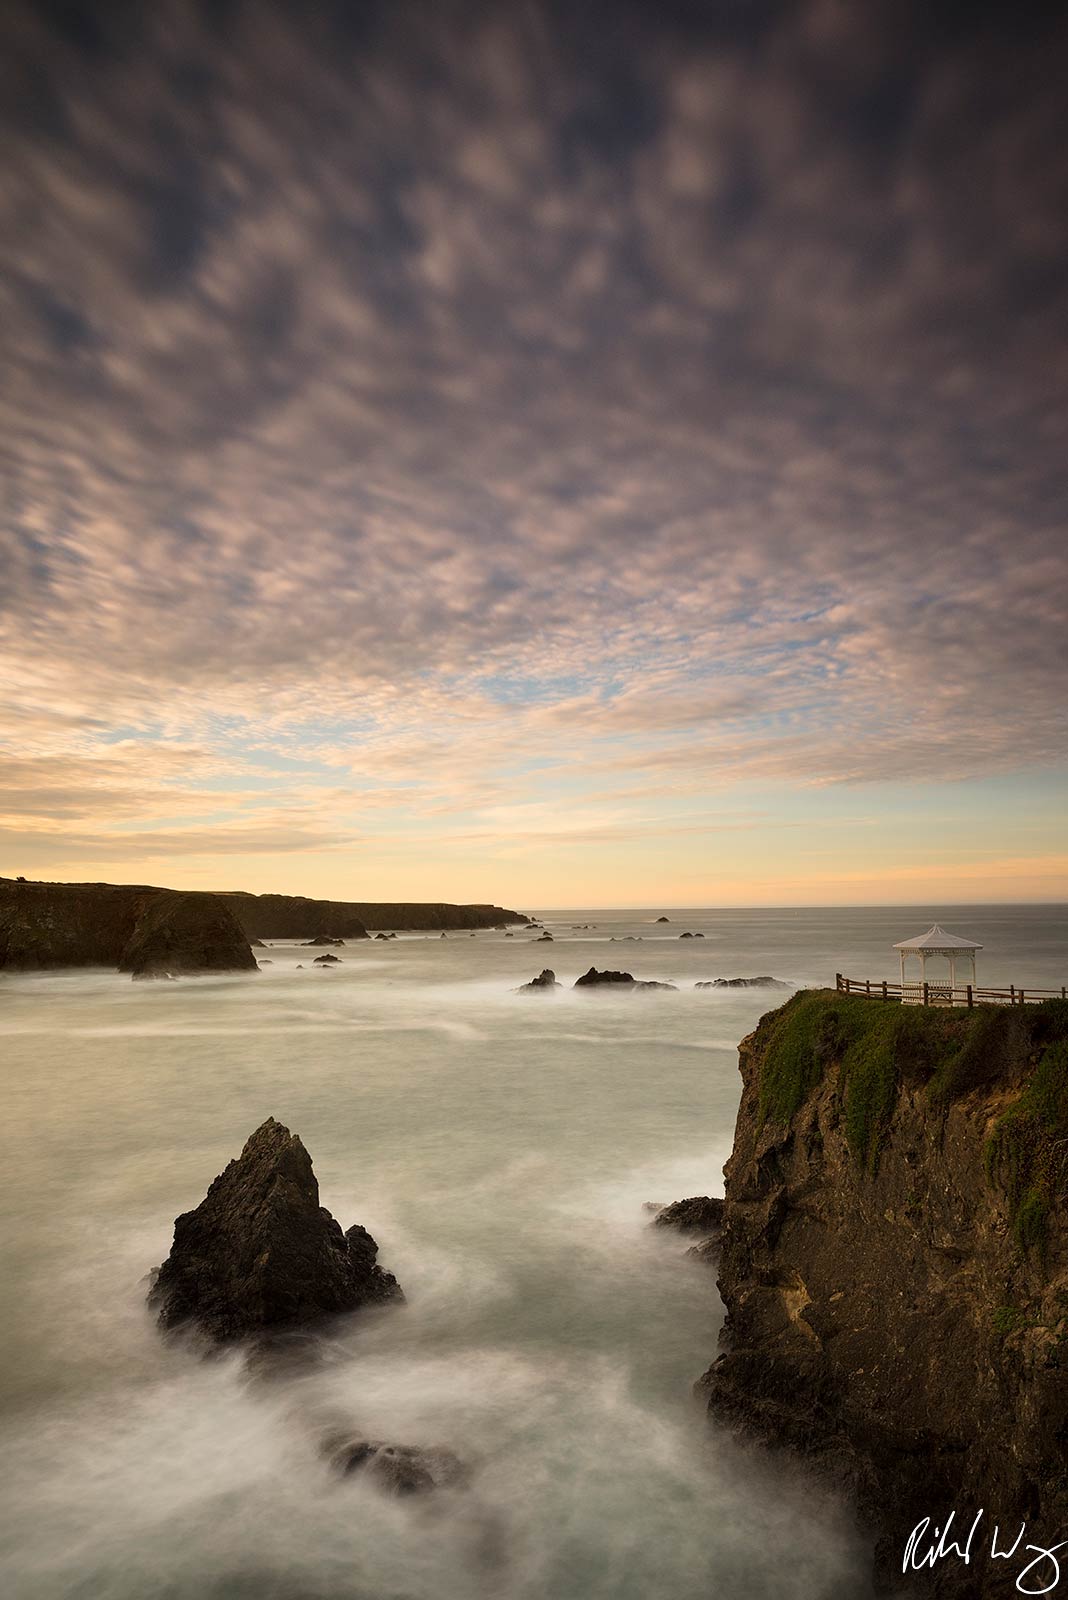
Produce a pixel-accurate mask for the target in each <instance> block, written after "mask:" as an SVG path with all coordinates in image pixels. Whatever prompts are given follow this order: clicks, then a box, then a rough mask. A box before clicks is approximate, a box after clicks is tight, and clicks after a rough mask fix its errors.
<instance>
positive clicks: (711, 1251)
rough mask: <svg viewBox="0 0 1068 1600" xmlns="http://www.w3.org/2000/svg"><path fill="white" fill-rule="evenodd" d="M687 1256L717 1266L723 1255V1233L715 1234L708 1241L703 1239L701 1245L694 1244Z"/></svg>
mask: <svg viewBox="0 0 1068 1600" xmlns="http://www.w3.org/2000/svg"><path fill="white" fill-rule="evenodd" d="M686 1254H687V1255H688V1256H693V1258H694V1260H695V1261H704V1262H706V1263H708V1265H710V1266H715V1265H716V1264H717V1263H718V1261H719V1259H720V1256H721V1255H722V1254H723V1235H722V1233H713V1234H711V1235H710V1236H709V1237H708V1238H707V1239H702V1240H701V1241H700V1243H699V1244H692V1245H691V1246H690V1248H689V1249H688V1250H687V1252H686Z"/></svg>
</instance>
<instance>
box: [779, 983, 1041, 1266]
mask: <svg viewBox="0 0 1068 1600" xmlns="http://www.w3.org/2000/svg"><path fill="white" fill-rule="evenodd" d="M1066 1040H1068V1004H1066V1003H1064V1002H1062V1001H1050V1002H1047V1003H1046V1004H1045V1005H1041V1006H1033V1007H1029V1008H1027V1009H1026V1010H1024V1009H1023V1008H1016V1009H1013V1008H1011V1007H1007V1006H978V1007H975V1008H974V1009H971V1010H966V1009H963V1008H960V1009H958V1008H953V1009H950V1008H941V1007H939V1008H937V1009H936V1008H933V1007H923V1006H900V1005H895V1004H892V1003H887V1002H884V1001H882V1000H880V999H877V998H874V997H873V998H871V999H869V998H868V997H867V996H865V995H846V994H838V993H837V992H835V991H831V990H808V991H803V992H802V993H800V994H797V995H795V996H794V997H793V998H792V999H791V1000H788V1001H787V1003H786V1004H785V1005H784V1006H782V1007H780V1009H779V1010H778V1011H775V1012H772V1013H771V1015H770V1016H768V1017H766V1018H764V1020H763V1021H762V1023H761V1025H760V1030H759V1035H758V1041H757V1043H758V1049H759V1048H760V1047H761V1046H762V1052H761V1069H760V1084H759V1106H758V1117H759V1121H760V1123H761V1124H763V1123H764V1122H767V1121H771V1122H777V1123H788V1122H789V1121H790V1120H791V1119H792V1118H793V1117H794V1116H795V1115H796V1113H797V1112H798V1111H799V1110H800V1109H801V1106H802V1105H803V1104H804V1102H805V1100H806V1099H807V1098H808V1096H809V1095H810V1094H811V1093H812V1092H813V1090H814V1089H816V1088H817V1087H818V1085H819V1084H820V1083H821V1082H822V1080H823V1076H824V1073H825V1072H826V1070H827V1068H828V1067H830V1066H835V1067H837V1068H838V1092H839V1095H840V1097H841V1103H842V1112H843V1120H844V1124H845V1133H846V1139H847V1142H848V1144H849V1148H850V1150H851V1152H852V1154H853V1156H854V1157H855V1158H856V1160H857V1162H858V1163H859V1164H860V1165H861V1166H862V1167H863V1168H864V1169H865V1170H866V1171H867V1172H870V1173H874V1172H875V1170H876V1168H877V1166H878V1162H879V1155H880V1151H881V1148H882V1144H883V1141H884V1138H885V1135H886V1131H887V1128H888V1127H889V1124H890V1120H891V1118H892V1116H893V1113H894V1107H895V1106H896V1104H897V1099H898V1094H899V1092H900V1089H901V1086H902V1084H903V1083H906V1082H908V1083H913V1084H915V1085H917V1086H919V1087H922V1088H925V1089H926V1091H927V1093H928V1095H929V1096H930V1098H931V1101H932V1103H933V1104H934V1105H935V1106H942V1107H945V1106H948V1105H949V1103H950V1102H951V1101H952V1100H954V1099H958V1098H960V1097H961V1096H962V1095H964V1094H967V1093H969V1092H971V1091H973V1090H976V1089H979V1088H981V1087H983V1086H985V1085H988V1084H990V1083H993V1082H996V1081H999V1080H1000V1081H1004V1080H1005V1078H1006V1077H1007V1076H1008V1075H1009V1074H1010V1073H1011V1072H1013V1071H1016V1070H1019V1067H1020V1065H1021V1064H1022V1063H1024V1062H1026V1061H1027V1059H1028V1057H1029V1056H1030V1055H1031V1054H1032V1053H1033V1050H1034V1048H1035V1046H1036V1045H1037V1044H1043V1043H1045V1044H1046V1054H1045V1055H1044V1056H1043V1058H1042V1061H1043V1062H1046V1066H1045V1068H1043V1066H1042V1064H1041V1063H1040V1065H1039V1067H1038V1069H1036V1073H1035V1077H1034V1079H1033V1080H1032V1083H1031V1085H1030V1086H1029V1088H1028V1090H1027V1091H1026V1093H1025V1095H1024V1096H1022V1097H1021V1100H1020V1102H1018V1104H1017V1106H1015V1107H1013V1108H1012V1111H1011V1112H1010V1113H1007V1116H1006V1118H1003V1119H1002V1122H1003V1123H1005V1125H1006V1126H1005V1129H1004V1131H1003V1132H1002V1133H1001V1134H1000V1135H997V1134H996V1135H995V1139H996V1140H997V1148H996V1150H995V1151H994V1152H993V1153H989V1152H988V1171H989V1172H991V1173H994V1172H995V1171H997V1172H1001V1170H1002V1169H1003V1168H1004V1170H1005V1172H1006V1174H1007V1178H1006V1180H1005V1181H1006V1183H1007V1184H1011V1190H1010V1194H1011V1205H1012V1209H1013V1217H1014V1223H1015V1225H1016V1227H1017V1237H1018V1238H1019V1239H1020V1242H1021V1247H1022V1248H1025V1249H1032V1248H1035V1247H1036V1246H1037V1244H1038V1242H1039V1241H1040V1239H1041V1238H1042V1237H1044V1234H1045V1218H1046V1212H1047V1210H1048V1206H1049V1203H1050V1192H1051V1191H1050V1187H1049V1183H1050V1180H1049V1177H1048V1172H1049V1170H1050V1162H1051V1160H1052V1156H1051V1154H1050V1150H1049V1149H1047V1148H1046V1147H1047V1146H1051V1145H1052V1141H1053V1138H1054V1137H1055V1136H1054V1133H1053V1131H1052V1130H1053V1129H1054V1128H1056V1129H1058V1130H1060V1136H1061V1137H1068V1086H1066V1083H1065V1080H1066V1079H1068V1071H1066V1070H1065V1066H1064V1061H1063V1054H1057V1052H1058V1051H1061V1052H1063V1051H1064V1049H1066V1048H1068V1045H1066V1044H1065V1042H1064V1041H1066ZM1047 1058H1048V1060H1047ZM1057 1062H1061V1066H1059V1067H1058V1066H1057V1065H1056V1063H1057ZM1021 1108H1022V1109H1021ZM1001 1126H1002V1125H1001V1124H999V1128H1001ZM1037 1130H1042V1131H1041V1137H1040V1136H1039V1132H1038V1131H1037ZM1036 1141H1037V1143H1036ZM1038 1144H1041V1145H1042V1148H1043V1150H1044V1151H1045V1154H1044V1155H1043V1156H1042V1159H1041V1160H1039V1159H1038V1157H1037V1155H1036V1154H1035V1151H1036V1150H1037V1147H1038ZM1033 1147H1034V1148H1033ZM1066 1148H1068V1147H1066Z"/></svg>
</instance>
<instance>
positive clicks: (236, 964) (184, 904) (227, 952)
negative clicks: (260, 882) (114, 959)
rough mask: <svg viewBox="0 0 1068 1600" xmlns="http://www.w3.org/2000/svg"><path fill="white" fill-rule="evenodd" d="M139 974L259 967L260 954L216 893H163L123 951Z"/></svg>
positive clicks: (124, 964) (129, 968) (122, 961)
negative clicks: (254, 951) (258, 957)
mask: <svg viewBox="0 0 1068 1600" xmlns="http://www.w3.org/2000/svg"><path fill="white" fill-rule="evenodd" d="M119 971H120V972H129V973H130V974H131V975H132V976H133V977H135V978H153V977H160V976H164V975H166V976H168V977H170V976H174V975H175V974H179V973H181V974H187V975H195V974H197V973H203V972H255V971H257V965H256V957H255V956H254V955H253V954H252V951H251V949H250V948H249V943H248V940H247V939H246V938H245V936H244V934H243V933H242V932H241V929H240V928H239V927H238V925H237V922H236V920H235V918H234V916H233V913H232V912H231V911H229V910H228V909H227V907H226V906H225V905H224V904H223V902H222V901H221V900H218V899H216V898H215V897H214V896H212V895H191V894H182V893H178V892H175V893H170V892H167V893H163V894H160V895H157V896H156V897H155V898H154V899H153V900H152V901H150V903H149V904H148V905H147V906H146V908H145V910H144V912H143V913H142V915H141V917H140V918H139V919H138V921H137V923H136V925H135V927H134V930H133V932H132V934H131V935H130V938H129V940H128V941H127V944H126V946H125V948H124V950H123V951H122V954H121V955H120V957H119Z"/></svg>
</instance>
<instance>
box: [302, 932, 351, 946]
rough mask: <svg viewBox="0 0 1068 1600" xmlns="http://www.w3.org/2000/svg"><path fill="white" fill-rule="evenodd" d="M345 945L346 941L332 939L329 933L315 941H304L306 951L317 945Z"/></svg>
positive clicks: (323, 934) (320, 935) (321, 935)
mask: <svg viewBox="0 0 1068 1600" xmlns="http://www.w3.org/2000/svg"><path fill="white" fill-rule="evenodd" d="M344 943H345V941H344V939H332V938H331V937H330V935H329V934H328V933H320V934H318V935H317V936H316V938H314V939H305V940H304V941H303V948H304V949H308V948H309V947H310V946H312V945H316V944H344Z"/></svg>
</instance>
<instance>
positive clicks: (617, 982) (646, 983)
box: [572, 967, 676, 990]
mask: <svg viewBox="0 0 1068 1600" xmlns="http://www.w3.org/2000/svg"><path fill="white" fill-rule="evenodd" d="M601 984H605V985H612V986H615V987H616V988H621V989H672V990H673V989H675V987H676V986H675V984H673V983H659V982H657V980H656V979H654V978H645V979H642V980H641V981H640V982H639V980H638V979H637V978H635V977H634V976H633V974H632V973H630V972H598V970H597V968H596V967H591V968H590V970H589V971H588V972H584V973H583V974H582V977H581V978H576V979H575V982H574V984H573V986H572V987H573V988H575V989H588V988H592V987H594V986H596V985H601Z"/></svg>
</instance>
